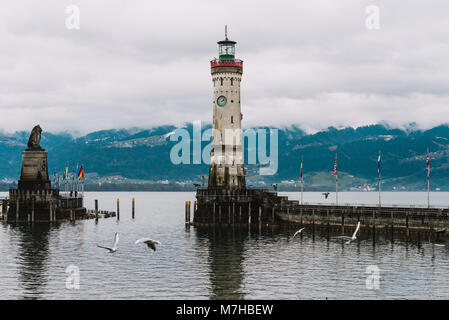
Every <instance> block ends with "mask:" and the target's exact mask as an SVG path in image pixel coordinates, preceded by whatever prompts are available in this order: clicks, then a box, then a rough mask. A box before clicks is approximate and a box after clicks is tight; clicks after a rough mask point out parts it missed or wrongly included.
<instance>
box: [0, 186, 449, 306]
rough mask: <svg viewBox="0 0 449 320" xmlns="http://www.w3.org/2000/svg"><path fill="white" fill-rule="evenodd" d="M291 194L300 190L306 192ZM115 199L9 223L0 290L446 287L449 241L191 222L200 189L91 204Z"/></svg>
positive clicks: (409, 198)
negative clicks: (63, 215) (73, 277)
mask: <svg viewBox="0 0 449 320" xmlns="http://www.w3.org/2000/svg"><path fill="white" fill-rule="evenodd" d="M283 194H285V195H288V196H289V197H290V198H291V199H296V200H297V199H299V193H283ZM4 195H5V193H0V196H4ZM132 197H135V198H136V218H135V219H134V220H133V219H131V198H132ZM332 197H333V195H332V194H331V195H330V196H329V198H328V199H327V200H324V198H323V196H322V195H321V193H319V192H318V193H304V201H306V202H314V203H317V202H323V203H324V202H325V201H326V202H328V203H331V202H333V201H334V199H333V198H332ZM117 198H120V204H121V210H120V213H121V214H120V218H121V220H120V221H119V222H117V221H116V219H115V218H109V219H100V220H99V221H98V223H95V221H94V220H86V221H76V222H74V223H71V222H63V223H56V224H53V225H49V224H46V223H39V224H35V225H34V226H29V225H7V224H4V223H3V224H2V223H0V274H1V280H0V299H326V298H328V299H448V298H449V276H448V274H449V244H448V245H446V246H436V245H435V244H433V243H430V242H428V241H426V240H424V241H422V242H420V243H416V242H413V243H412V242H406V241H404V240H402V239H394V241H391V239H383V238H379V239H378V241H376V243H375V245H374V244H373V242H372V239H371V238H369V237H368V236H367V237H366V238H364V237H363V236H362V237H361V238H360V239H358V240H357V241H354V242H353V243H351V244H349V245H346V244H345V243H344V242H343V241H341V240H340V239H332V238H330V239H329V240H328V239H327V237H325V236H324V235H322V236H321V235H320V234H318V233H315V235H314V236H313V235H312V234H311V232H308V230H307V229H306V230H304V232H303V234H302V235H301V236H297V237H296V238H294V239H292V236H293V233H294V232H295V230H287V229H285V230H284V229H282V230H279V229H277V230H273V229H271V228H269V229H267V230H264V229H262V231H261V232H260V233H259V231H258V230H254V231H252V232H248V230H247V229H245V228H244V229H234V230H228V229H219V228H201V229H198V228H193V227H191V228H187V229H186V228H185V226H184V202H185V201H186V200H191V201H193V200H194V193H177V192H133V193H128V192H89V193H86V199H85V204H86V207H88V208H93V205H94V199H98V200H99V205H100V209H102V210H113V211H115V206H116V199H117ZM382 198H383V201H384V203H388V204H402V205H405V204H407V205H409V204H412V205H416V206H418V205H425V204H426V201H427V195H426V193H420V192H413V193H400V192H390V193H387V192H385V193H383V194H382ZM339 201H340V203H342V204H343V203H346V202H347V203H349V202H351V203H359V204H376V203H377V201H378V194H377V193H375V192H372V193H369V192H366V193H364V192H342V193H339ZM431 201H432V204H434V205H436V206H441V207H448V206H449V193H446V192H438V193H432V194H431ZM115 232H119V234H120V242H119V245H118V251H117V252H115V253H108V252H107V251H106V250H104V249H101V248H98V247H97V244H100V245H106V246H112V242H113V238H114V233H115ZM141 237H150V238H153V239H157V240H159V241H161V242H162V245H160V246H159V247H158V249H157V251H156V252H153V251H151V250H149V249H148V248H147V247H146V246H145V245H143V244H140V245H135V244H134V242H135V241H136V240H137V239H139V238H141ZM68 266H76V267H78V268H79V272H80V288H79V289H78V290H76V289H75V290H70V289H67V288H66V279H67V277H68V276H69V274H68V273H66V268H67V267H68ZM370 270H371V271H373V270H374V271H376V270H379V272H378V275H379V282H378V289H376V285H374V287H373V286H372V285H371V286H368V287H367V284H366V282H367V279H372V278H373V274H372V273H370ZM367 271H368V272H367ZM376 274H377V273H375V274H374V278H375V277H376ZM374 284H376V281H374Z"/></svg>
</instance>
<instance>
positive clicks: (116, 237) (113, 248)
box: [97, 232, 118, 253]
mask: <svg viewBox="0 0 449 320" xmlns="http://www.w3.org/2000/svg"><path fill="white" fill-rule="evenodd" d="M117 245H118V232H116V233H115V237H114V245H113V246H112V248H109V247H103V246H99V245H98V244H97V247H99V248H103V249H107V250H109V252H111V253H112V252H116V251H117Z"/></svg>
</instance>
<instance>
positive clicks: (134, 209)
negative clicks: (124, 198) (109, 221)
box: [132, 198, 190, 219]
mask: <svg viewBox="0 0 449 320" xmlns="http://www.w3.org/2000/svg"><path fill="white" fill-rule="evenodd" d="M135 214H136V200H135V199H134V198H133V199H132V217H133V219H134V218H135ZM189 217H190V201H189Z"/></svg>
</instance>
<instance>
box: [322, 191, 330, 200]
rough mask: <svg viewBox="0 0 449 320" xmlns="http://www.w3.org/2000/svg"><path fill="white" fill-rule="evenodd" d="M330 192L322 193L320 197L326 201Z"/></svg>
mask: <svg viewBox="0 0 449 320" xmlns="http://www.w3.org/2000/svg"><path fill="white" fill-rule="evenodd" d="M329 193H330V192H323V193H322V195H323V196H324V199H327V197H329Z"/></svg>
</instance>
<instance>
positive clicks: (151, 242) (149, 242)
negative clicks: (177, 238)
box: [134, 238, 162, 251]
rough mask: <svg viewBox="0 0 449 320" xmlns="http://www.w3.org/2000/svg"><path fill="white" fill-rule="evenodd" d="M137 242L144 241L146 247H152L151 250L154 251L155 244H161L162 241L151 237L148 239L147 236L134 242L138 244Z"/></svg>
mask: <svg viewBox="0 0 449 320" xmlns="http://www.w3.org/2000/svg"><path fill="white" fill-rule="evenodd" d="M138 243H145V244H146V245H147V246H148V248H151V249H153V251H156V245H157V244H162V243H160V242H159V241H157V240H152V239H149V238H142V239H139V240H137V241H136V242H135V243H134V244H138Z"/></svg>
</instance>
